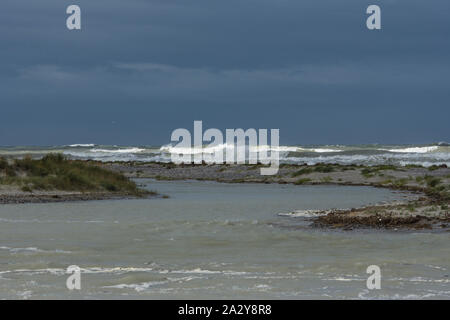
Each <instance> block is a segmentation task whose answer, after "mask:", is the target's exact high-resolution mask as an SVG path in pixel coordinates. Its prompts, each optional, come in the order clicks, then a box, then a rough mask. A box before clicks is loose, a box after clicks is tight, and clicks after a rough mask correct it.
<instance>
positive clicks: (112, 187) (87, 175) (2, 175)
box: [0, 154, 153, 195]
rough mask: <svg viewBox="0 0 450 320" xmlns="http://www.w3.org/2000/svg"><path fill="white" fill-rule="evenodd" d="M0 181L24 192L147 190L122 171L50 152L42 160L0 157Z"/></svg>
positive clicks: (139, 193) (122, 191) (140, 192)
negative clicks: (138, 185)
mask: <svg viewBox="0 0 450 320" xmlns="http://www.w3.org/2000/svg"><path fill="white" fill-rule="evenodd" d="M0 184H10V185H17V186H19V187H20V188H21V190H22V191H25V192H32V191H33V190H62V191H81V192H93V191H95V192H118V193H124V194H132V195H141V194H144V193H146V192H145V191H142V190H140V189H138V188H137V186H136V184H135V183H134V182H133V181H131V180H129V179H128V178H126V177H125V176H124V175H122V174H121V173H117V172H114V171H110V170H107V169H104V168H102V167H100V166H98V165H94V164H91V163H89V162H85V161H78V160H68V159H66V158H65V157H64V156H63V155H62V154H48V155H46V156H44V157H43V158H42V159H39V160H33V159H32V158H31V157H30V156H26V157H24V158H23V159H15V160H12V161H10V162H8V160H6V159H4V158H0ZM152 193H153V192H152Z"/></svg>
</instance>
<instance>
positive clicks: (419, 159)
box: [0, 142, 450, 166]
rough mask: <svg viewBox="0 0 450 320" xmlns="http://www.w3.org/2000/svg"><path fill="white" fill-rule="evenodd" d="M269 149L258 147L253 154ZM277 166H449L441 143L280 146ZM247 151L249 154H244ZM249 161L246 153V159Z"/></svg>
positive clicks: (448, 152) (116, 150)
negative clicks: (289, 164)
mask: <svg viewBox="0 0 450 320" xmlns="http://www.w3.org/2000/svg"><path fill="white" fill-rule="evenodd" d="M229 149H230V147H229V146H228V145H226V144H224V145H220V146H217V147H214V148H209V147H207V146H205V147H204V149H203V150H195V149H190V148H188V149H180V148H174V147H173V146H171V145H164V146H106V145H95V144H73V145H66V146H49V147H20V146H15V147H0V156H14V157H18V156H19V157H20V156H24V155H26V154H30V155H32V156H36V157H39V156H42V155H44V154H46V153H49V152H61V153H64V154H65V155H67V156H68V157H71V158H74V159H92V160H99V161H158V162H170V161H171V155H172V153H184V154H195V153H198V152H203V153H204V154H209V155H210V154H212V153H213V152H215V151H217V150H222V151H223V152H224V153H225V154H226V152H227V150H229ZM266 149H268V150H269V151H270V150H271V148H268V147H267V146H266V147H264V146H261V147H258V148H256V149H255V150H253V151H261V150H266ZM276 149H277V151H279V155H280V162H282V163H298V164H302V163H307V164H310V165H311V164H316V163H320V162H324V163H339V164H364V165H377V164H396V165H408V164H413V165H422V166H431V165H440V164H446V165H447V166H450V145H449V144H448V143H444V142H440V143H435V144H430V145H378V144H374V145H315V146H279V147H277V148H276ZM247 151H248V150H247ZM246 159H248V152H247V157H246Z"/></svg>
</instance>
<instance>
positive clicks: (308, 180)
mask: <svg viewBox="0 0 450 320" xmlns="http://www.w3.org/2000/svg"><path fill="white" fill-rule="evenodd" d="M308 182H311V179H309V178H303V179H298V180H297V181H295V182H294V184H296V185H301V184H305V183H308Z"/></svg>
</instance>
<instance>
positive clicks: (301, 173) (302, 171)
mask: <svg viewBox="0 0 450 320" xmlns="http://www.w3.org/2000/svg"><path fill="white" fill-rule="evenodd" d="M313 171H314V170H313V169H312V168H308V167H306V168H303V169H300V170H298V171H295V172H294V173H292V177H298V176H301V175H303V174H309V173H312V172H313Z"/></svg>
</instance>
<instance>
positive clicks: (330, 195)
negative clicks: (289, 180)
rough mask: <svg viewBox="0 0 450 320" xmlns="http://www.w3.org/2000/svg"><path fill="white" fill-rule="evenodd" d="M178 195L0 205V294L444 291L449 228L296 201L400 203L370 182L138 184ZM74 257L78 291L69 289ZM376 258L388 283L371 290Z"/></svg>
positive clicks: (448, 285)
mask: <svg viewBox="0 0 450 320" xmlns="http://www.w3.org/2000/svg"><path fill="white" fill-rule="evenodd" d="M139 183H144V184H146V185H147V188H149V189H156V190H158V191H159V192H161V193H163V194H167V195H169V196H170V197H171V198H170V199H140V200H120V201H118V200H116V201H91V202H73V203H52V204H23V205H3V206H1V207H0V298H8V299H17V298H31V299H32V298H41V299H42V298H43V299H45V298H57V299H59V298H64V299H70V298H108V299H109V298H153V299H162V298H190V299H200V298H216V299H222V298H224V299H227V298H255V299H265V298H267V299H269V298H275V299H276V298H285V299H310V298H319V299H320V298H355V299H358V298H368V299H370V298H374V299H378V298H400V299H401V298H446V299H448V298H449V297H450V279H449V273H450V272H449V268H450V258H449V257H450V250H449V246H448V243H449V240H450V234H449V233H431V232H405V231H371V230H359V231H351V232H342V231H332V230H323V229H312V228H310V227H309V224H310V221H309V220H308V219H307V218H292V217H285V216H279V215H278V213H285V212H290V211H292V210H295V209H327V208H333V207H334V208H349V207H354V206H360V205H363V204H374V203H377V202H380V201H389V200H394V199H403V198H404V197H405V196H406V195H405V194H403V193H394V192H392V191H389V190H383V189H375V188H370V187H343V186H293V185H261V184H220V183H215V182H198V181H181V182H173V181H172V182H162V181H152V180H140V181H139ZM70 265H78V266H80V267H81V268H82V273H81V290H79V291H77V290H74V291H69V290H68V289H67V288H66V279H67V276H68V275H67V274H66V273H65V270H66V268H67V267H68V266H70ZM369 265H378V266H380V268H381V273H382V279H381V289H380V290H368V289H367V287H366V280H367V277H368V274H366V268H367V267H368V266H369Z"/></svg>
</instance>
